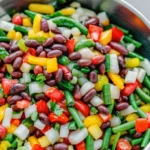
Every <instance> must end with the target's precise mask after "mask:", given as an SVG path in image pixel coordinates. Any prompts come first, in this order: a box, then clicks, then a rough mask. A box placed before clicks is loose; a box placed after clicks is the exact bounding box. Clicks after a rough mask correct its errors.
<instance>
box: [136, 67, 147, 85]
mask: <svg viewBox="0 0 150 150" xmlns="http://www.w3.org/2000/svg"><path fill="white" fill-rule="evenodd" d="M145 75H146V71H145V70H144V69H142V68H140V69H139V72H138V76H137V79H138V81H139V82H140V83H142V82H143V80H144V77H145Z"/></svg>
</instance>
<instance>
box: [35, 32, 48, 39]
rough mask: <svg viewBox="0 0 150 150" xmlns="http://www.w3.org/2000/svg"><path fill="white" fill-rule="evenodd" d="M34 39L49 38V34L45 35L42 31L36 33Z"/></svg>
mask: <svg viewBox="0 0 150 150" xmlns="http://www.w3.org/2000/svg"><path fill="white" fill-rule="evenodd" d="M36 37H37V38H38V37H45V38H49V32H47V33H45V32H43V31H40V32H37V33H36Z"/></svg>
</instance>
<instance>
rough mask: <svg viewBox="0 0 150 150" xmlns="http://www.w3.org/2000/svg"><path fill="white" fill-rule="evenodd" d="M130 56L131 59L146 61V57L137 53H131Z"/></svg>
mask: <svg viewBox="0 0 150 150" xmlns="http://www.w3.org/2000/svg"><path fill="white" fill-rule="evenodd" d="M128 56H129V57H131V58H139V59H140V61H144V57H143V56H141V55H139V54H137V53H135V52H129V53H128Z"/></svg>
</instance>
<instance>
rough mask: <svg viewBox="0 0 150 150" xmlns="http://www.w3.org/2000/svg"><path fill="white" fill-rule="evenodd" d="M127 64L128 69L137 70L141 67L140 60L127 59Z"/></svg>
mask: <svg viewBox="0 0 150 150" xmlns="http://www.w3.org/2000/svg"><path fill="white" fill-rule="evenodd" d="M125 64H126V67H127V68H135V67H138V66H139V65H140V59H139V58H125Z"/></svg>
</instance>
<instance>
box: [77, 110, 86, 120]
mask: <svg viewBox="0 0 150 150" xmlns="http://www.w3.org/2000/svg"><path fill="white" fill-rule="evenodd" d="M78 115H79V117H80V119H81V120H82V121H83V120H84V119H85V116H84V115H83V114H82V113H81V112H80V111H78Z"/></svg>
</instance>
